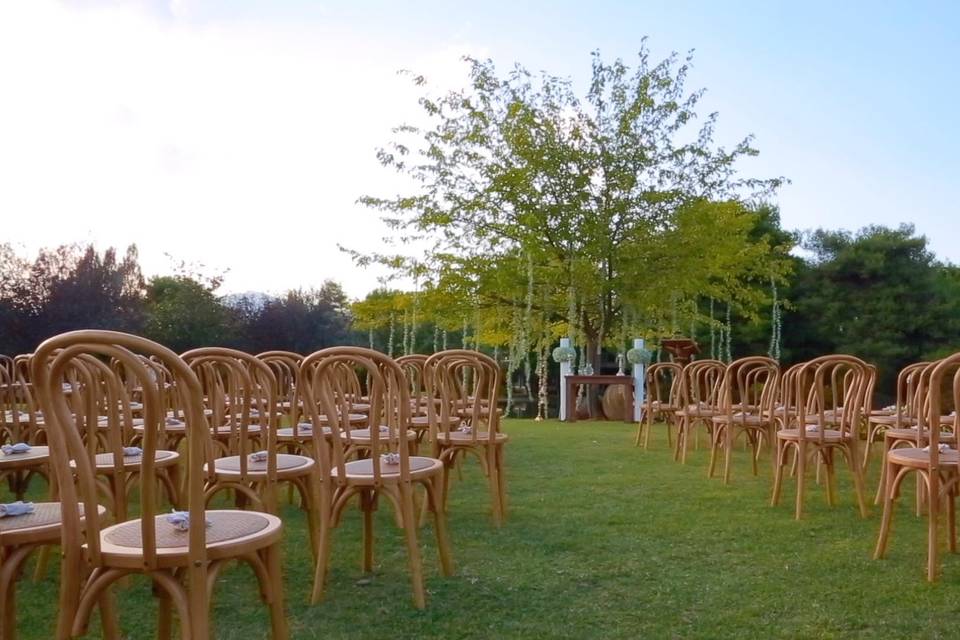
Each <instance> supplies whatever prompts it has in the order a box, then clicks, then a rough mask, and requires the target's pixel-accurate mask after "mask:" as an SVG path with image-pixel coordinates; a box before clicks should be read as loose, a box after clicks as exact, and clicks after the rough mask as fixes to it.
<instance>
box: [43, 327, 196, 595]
mask: <svg viewBox="0 0 960 640" xmlns="http://www.w3.org/2000/svg"><path fill="white" fill-rule="evenodd" d="M139 355H144V356H148V357H153V358H156V359H157V361H159V362H162V363H163V365H164V366H165V367H166V368H167V370H168V371H169V372H170V375H171V377H172V379H173V380H174V381H175V382H176V385H175V387H174V391H173V392H175V393H177V394H178V395H179V400H178V404H179V406H180V407H182V410H183V417H184V420H185V422H186V426H187V436H186V438H187V460H188V466H187V469H186V471H187V473H186V481H185V485H184V487H185V492H184V493H185V498H186V503H187V508H188V510H189V513H190V521H191V522H204V520H205V508H204V496H203V477H202V474H201V473H200V467H201V465H202V463H203V460H204V457H205V455H206V450H205V449H206V441H207V438H208V435H207V433H208V432H207V425H206V421H205V420H204V416H203V404H202V397H203V392H202V389H201V387H200V381H199V380H198V379H197V377H196V375H194V373H193V372H192V371H191V370H190V368H189V367H188V366H187V365H186V363H185V362H184V361H183V360H181V359H180V358H179V357H178V356H177V355H176V354H175V353H173V352H172V351H170V350H169V349H167V348H166V347H163V346H161V345H159V344H156V343H154V342H151V341H149V340H147V339H145V338H140V337H138V336H133V335H129V334H124V333H119V332H114V331H95V330H83V331H71V332H69V333H65V334H62V335H59V336H56V337H53V338H50V339H48V340H46V341H44V342H43V343H42V344H41V345H40V346H39V347H38V348H37V351H36V353H35V355H34V358H33V360H32V361H31V378H32V379H33V381H34V385H35V389H36V392H37V395H38V397H39V401H40V405H41V406H42V408H43V413H44V416H45V417H46V419H47V434H48V438H49V441H50V460H51V466H52V468H53V471H54V475H55V477H56V479H57V480H58V483H59V487H60V495H61V498H60V499H61V505H62V522H63V526H62V545H63V552H64V554H65V556H68V557H71V558H72V559H73V560H72V562H75V561H77V559H78V558H79V557H80V555H81V550H80V541H81V540H82V532H83V530H84V528H85V529H86V530H87V531H88V532H89V534H90V535H87V536H86V542H87V545H88V551H87V553H86V558H87V561H88V562H89V565H90V566H92V567H94V568H95V567H97V566H100V565H101V563H102V561H101V551H100V538H99V535H97V534H96V532H97V531H99V530H100V529H101V528H102V525H103V524H104V523H103V517H102V516H100V515H99V514H98V510H97V505H98V503H99V500H100V496H99V492H98V485H97V478H96V472H95V467H94V460H93V459H92V458H91V456H90V454H89V451H88V448H87V445H86V444H85V443H84V441H83V438H82V435H81V427H82V424H88V425H89V424H95V423H96V421H97V420H99V416H100V411H101V407H103V406H104V405H103V404H102V402H101V400H100V398H101V392H102V391H104V387H103V384H106V394H107V397H108V402H107V404H106V409H107V412H108V416H110V415H112V416H114V419H117V420H119V419H120V418H119V417H118V416H119V415H120V414H121V413H124V409H123V394H122V393H121V391H120V388H121V387H122V385H120V383H119V381H118V380H116V379H114V380H112V381H111V380H110V378H109V377H107V376H106V372H110V367H109V366H108V365H107V364H106V363H107V362H110V361H111V360H113V359H116V360H120V361H122V363H123V367H124V369H125V370H126V372H127V375H128V376H132V377H134V378H135V379H136V382H137V384H138V386H139V387H140V388H141V389H142V403H143V420H144V432H143V439H142V441H141V447H142V449H143V462H142V464H141V466H140V468H139V470H138V471H139V473H138V476H137V479H136V483H137V488H138V490H139V496H140V516H141V527H140V536H141V541H142V549H143V560H142V561H143V565H142V566H143V568H144V569H145V570H147V571H150V570H153V569H156V568H157V567H158V563H157V546H156V528H155V524H154V521H155V517H156V516H157V515H158V514H157V507H158V491H157V488H158V480H159V478H158V475H157V470H156V465H155V453H156V449H157V442H158V438H159V435H160V433H161V432H162V428H163V422H164V418H165V416H166V406H167V403H166V401H165V399H164V395H165V394H166V393H168V392H170V390H169V389H165V388H164V385H163V384H162V383H158V381H157V380H156V379H154V377H152V376H151V375H150V370H149V369H148V367H147V366H146V365H145V364H144V362H143V360H142V359H141V358H140V357H138V356H139ZM100 374H103V375H104V379H103V381H98V380H97V379H96V376H97V375H100ZM67 381H69V382H70V385H71V386H70V388H69V389H68V388H67V387H64V383H65V382H67ZM98 385H100V386H99V388H98ZM78 398H79V400H78ZM114 401H116V402H114ZM71 460H72V461H74V464H73V466H71ZM78 504H79V505H82V506H83V516H84V519H85V526H84V527H83V528H81V522H80V512H79V510H78V509H77V505H78ZM184 546H187V547H188V550H189V551H188V556H189V561H190V567H191V568H190V569H189V570H188V573H190V574H191V583H193V580H194V579H196V580H198V581H199V580H204V579H205V578H204V577H203V576H205V569H203V570H200V569H199V567H201V566H205V565H206V558H207V552H206V542H205V528H204V527H191V528H190V530H189V532H188V533H187V534H186V535H185V544H184ZM71 566H72V565H71ZM195 567H196V568H198V569H197V571H200V574H202V575H197V574H196V573H195V571H194V568H195ZM201 584H203V583H201ZM194 587H195V588H201V587H199V585H194Z"/></svg>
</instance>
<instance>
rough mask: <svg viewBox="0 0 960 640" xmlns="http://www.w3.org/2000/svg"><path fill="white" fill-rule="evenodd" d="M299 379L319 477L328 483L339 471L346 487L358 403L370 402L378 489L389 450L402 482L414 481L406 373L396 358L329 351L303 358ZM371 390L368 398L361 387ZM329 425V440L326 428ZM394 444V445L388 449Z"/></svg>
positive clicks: (357, 349)
mask: <svg viewBox="0 0 960 640" xmlns="http://www.w3.org/2000/svg"><path fill="white" fill-rule="evenodd" d="M299 379H300V381H301V388H302V394H303V401H304V402H303V404H304V413H305V414H306V416H307V418H308V419H309V421H310V423H311V426H312V428H311V432H312V436H313V446H314V451H316V452H318V453H317V458H318V461H319V463H320V470H321V474H320V475H321V478H322V479H323V481H326V479H327V478H330V477H331V474H330V472H331V471H332V470H333V469H336V471H337V473H336V478H337V481H338V482H341V483H343V482H346V480H345V479H346V468H345V465H346V463H347V458H348V455H349V453H350V450H351V448H352V445H353V441H352V438H351V431H352V430H353V428H354V427H353V426H351V424H350V413H351V411H350V410H351V407H352V405H353V404H354V399H355V398H358V397H363V396H365V397H366V398H367V400H368V401H369V407H370V409H369V411H370V413H369V416H370V422H369V424H370V428H369V441H368V442H366V443H365V446H368V447H369V449H370V451H371V456H370V458H369V460H370V465H371V468H372V474H373V477H374V484H375V485H376V486H379V485H380V483H381V477H382V475H383V465H385V464H387V462H385V461H384V460H383V459H382V458H381V456H380V453H381V452H383V451H387V450H388V449H389V448H390V447H391V446H395V447H396V451H394V452H395V453H398V454H399V474H400V481H401V482H410V465H409V451H408V446H407V438H406V432H407V425H408V424H409V423H410V392H409V390H408V387H407V381H406V379H405V378H404V375H403V370H402V369H401V368H400V365H398V364H397V363H396V362H395V361H394V360H393V358H390V357H389V356H387V355H385V354H383V353H381V352H379V351H374V350H372V349H366V348H363V347H331V348H328V349H322V350H320V351H317V352H315V353H312V354H310V355H309V356H307V357H306V358H304V360H303V363H302V364H301V365H300V374H299ZM360 379H363V380H364V381H365V383H366V385H367V387H366V389H365V392H366V393H365V394H364V393H362V391H363V389H362V388H361V387H360V385H359V381H360ZM328 425H329V426H330V431H331V432H330V437H329V442H328V439H327V438H325V437H324V431H323V428H324V427H326V426H328ZM390 443H395V445H390Z"/></svg>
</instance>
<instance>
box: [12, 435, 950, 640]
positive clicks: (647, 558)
mask: <svg viewBox="0 0 960 640" xmlns="http://www.w3.org/2000/svg"><path fill="white" fill-rule="evenodd" d="M505 430H506V431H507V432H508V433H510V435H511V438H512V440H511V442H510V444H509V445H508V447H509V448H508V451H507V465H508V473H509V496H510V513H509V518H508V520H507V523H506V525H505V526H504V527H503V528H502V529H501V530H496V529H494V528H493V526H492V525H491V522H490V517H489V513H488V511H489V510H488V498H487V493H486V487H485V484H484V481H483V478H482V476H481V474H480V473H479V471H478V469H477V467H476V464H475V463H473V462H471V463H469V464H468V465H467V466H465V468H464V478H463V481H462V482H455V483H454V485H453V490H452V496H451V503H450V514H449V522H450V529H451V537H452V541H453V547H454V557H455V562H456V574H455V575H454V576H453V577H451V578H443V577H442V576H441V575H440V572H439V570H438V562H437V556H436V547H435V545H434V543H433V536H432V532H431V530H430V528H429V527H427V528H425V529H423V530H422V532H421V546H422V547H423V551H424V558H425V564H426V567H425V572H426V576H427V588H428V591H429V595H428V598H429V602H428V607H427V609H426V610H425V611H417V610H415V609H414V608H413V606H412V603H411V597H410V584H409V578H408V574H407V570H406V556H405V554H404V552H403V544H402V539H401V537H400V534H399V532H398V531H397V529H396V528H395V526H394V525H393V523H392V520H391V519H389V518H388V516H389V515H390V513H389V506H388V505H387V504H383V505H382V507H381V511H380V513H379V514H378V522H377V554H378V555H377V558H376V562H377V569H376V571H375V572H374V574H373V575H372V576H366V577H365V576H363V575H362V574H361V572H360V569H359V565H360V536H359V512H358V511H357V510H355V509H351V510H349V511H348V513H347V514H346V520H345V522H344V524H343V525H342V526H341V528H340V529H338V530H337V531H336V532H335V538H334V547H333V566H332V570H331V575H330V581H329V588H328V596H327V599H326V601H325V602H323V603H321V604H319V605H316V606H310V605H308V604H307V597H308V594H309V590H310V587H311V581H312V576H313V574H312V567H311V559H310V554H309V550H308V546H307V542H306V540H307V538H306V531H305V524H304V523H305V519H304V518H303V517H302V515H301V514H300V513H299V512H298V510H296V509H295V508H293V507H286V508H285V509H284V512H283V514H282V515H283V517H284V521H285V523H286V526H287V529H286V533H285V536H286V538H285V546H284V552H285V559H284V565H285V567H284V568H285V576H284V577H285V589H286V592H285V594H286V598H287V610H288V612H289V618H290V627H291V636H292V637H293V638H325V639H326V638H330V639H335V638H356V639H360V638H441V637H442V638H758V637H762V638H895V637H896V638H901V637H924V638H936V637H950V638H953V637H956V619H955V614H956V610H957V603H958V602H960V558H958V557H956V556H950V555H947V556H946V557H945V559H944V572H943V578H942V580H941V582H940V583H938V584H936V585H929V584H927V582H926V581H925V580H924V567H925V554H926V542H925V541H926V537H925V520H923V519H922V518H921V519H918V518H916V517H915V516H913V515H912V514H911V513H910V510H911V509H912V495H913V491H912V485H910V486H909V487H907V488H905V491H904V497H905V498H906V499H905V500H904V502H903V506H902V507H901V509H900V510H899V511H898V513H897V518H896V520H895V523H894V532H893V539H892V546H891V549H890V554H889V557H888V559H886V560H883V561H874V560H871V552H872V549H873V545H874V542H875V540H876V534H877V528H878V520H879V510H878V509H876V508H871V516H870V517H869V518H868V519H867V520H861V519H860V518H859V517H858V515H857V512H856V509H855V507H854V502H853V496H852V491H851V490H850V482H849V474H848V473H847V472H846V471H845V470H841V471H840V472H839V473H838V476H839V479H840V504H839V505H838V506H837V507H836V508H832V509H831V508H829V507H827V506H826V504H825V501H824V497H823V493H822V491H821V490H819V489H818V488H816V487H813V488H812V489H811V491H810V492H809V494H808V498H809V499H808V502H807V511H806V515H805V518H804V520H803V521H801V522H796V521H794V519H793V496H794V484H793V483H792V482H788V483H787V485H786V487H785V490H784V502H783V504H782V505H781V506H780V507H777V508H771V507H770V506H769V504H768V501H769V492H770V477H769V458H764V465H762V466H761V469H762V470H763V472H764V473H763V475H761V476H760V477H759V478H754V477H752V476H751V475H750V474H749V464H748V458H747V454H746V453H745V452H743V451H742V450H738V451H737V454H736V456H735V460H736V462H737V466H736V469H735V472H734V479H733V485H732V486H729V487H725V486H724V485H723V484H722V482H721V481H719V480H716V479H715V480H709V479H707V477H706V462H707V451H706V450H705V449H703V448H701V449H700V450H699V451H692V452H691V455H690V457H689V459H688V462H687V464H686V466H681V465H679V464H676V463H674V462H673V461H672V459H671V456H670V453H669V452H668V450H667V446H666V442H665V436H664V432H663V430H662V429H661V430H658V431H657V432H656V433H655V434H654V440H655V442H654V444H653V445H652V446H651V450H650V451H642V450H640V449H635V448H634V447H633V442H632V438H633V431H632V429H631V428H630V427H629V426H628V425H624V424H621V423H595V422H579V423H577V424H575V425H566V424H561V423H558V422H555V421H549V422H544V423H535V422H532V421H508V422H507V423H506V425H505ZM876 466H877V463H876V461H875V464H874V467H876ZM874 471H875V469H874ZM875 476H876V473H875V472H874V473H872V474H871V476H870V478H869V484H868V489H869V490H871V491H872V489H874V488H875V484H874V483H875ZM870 498H871V502H872V495H871V496H870ZM19 594H20V598H19V599H20V602H19V605H20V606H19V609H20V624H19V628H20V629H21V638H24V639H25V640H31V639H46V638H49V637H50V636H51V634H52V621H53V612H54V608H55V601H56V576H55V571H54V572H51V575H50V576H48V577H47V578H46V579H45V580H44V581H42V582H40V583H39V584H34V583H32V582H31V581H30V580H28V579H25V580H23V581H22V582H21V583H20V586H19ZM118 598H119V602H120V611H121V625H122V627H123V629H124V631H125V633H126V634H127V637H129V638H150V637H152V634H153V625H154V613H155V608H154V604H153V602H152V598H151V596H150V590H149V588H148V587H147V585H146V584H145V583H144V582H142V581H140V580H131V581H130V584H129V585H128V586H126V587H125V588H122V589H120V590H119V592H118ZM214 616H215V630H216V631H215V635H216V637H217V638H223V639H233V638H237V639H240V638H243V639H245V640H248V639H253V638H266V637H269V627H268V620H267V614H266V609H265V607H263V605H262V604H261V603H260V602H259V600H258V599H257V596H256V588H255V581H254V578H253V575H252V573H251V572H250V571H249V570H248V569H246V568H242V567H238V568H233V569H230V570H229V571H227V572H225V573H224V574H223V576H222V578H221V581H220V584H219V585H218V589H217V591H216V594H215V614H214ZM91 628H92V629H93V630H94V635H93V636H92V637H96V635H95V633H96V631H95V630H96V627H91Z"/></svg>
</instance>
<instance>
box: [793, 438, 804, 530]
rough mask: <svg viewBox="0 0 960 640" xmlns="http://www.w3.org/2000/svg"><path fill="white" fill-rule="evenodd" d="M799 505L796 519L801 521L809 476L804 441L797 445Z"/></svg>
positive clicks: (795, 515)
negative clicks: (806, 482)
mask: <svg viewBox="0 0 960 640" xmlns="http://www.w3.org/2000/svg"><path fill="white" fill-rule="evenodd" d="M796 463H797V504H796V509H795V511H794V518H796V519H797V520H799V519H800V518H801V516H803V493H804V486H803V485H804V484H805V481H806V475H807V451H806V447H805V446H804V443H803V440H801V441H800V442H799V443H798V444H797V459H796Z"/></svg>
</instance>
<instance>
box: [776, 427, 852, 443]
mask: <svg viewBox="0 0 960 640" xmlns="http://www.w3.org/2000/svg"><path fill="white" fill-rule="evenodd" d="M810 426H814V425H810ZM806 435H807V440H816V441H819V440H820V432H819V431H807V432H806ZM777 437H778V438H780V439H781V440H799V439H800V430H799V429H781V430H780V431H777ZM823 439H824V441H825V442H842V441H843V440H849V439H850V434H847V435H843V434H841V433H840V432H839V431H835V430H834V429H826V430H825V431H824V432H823Z"/></svg>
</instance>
